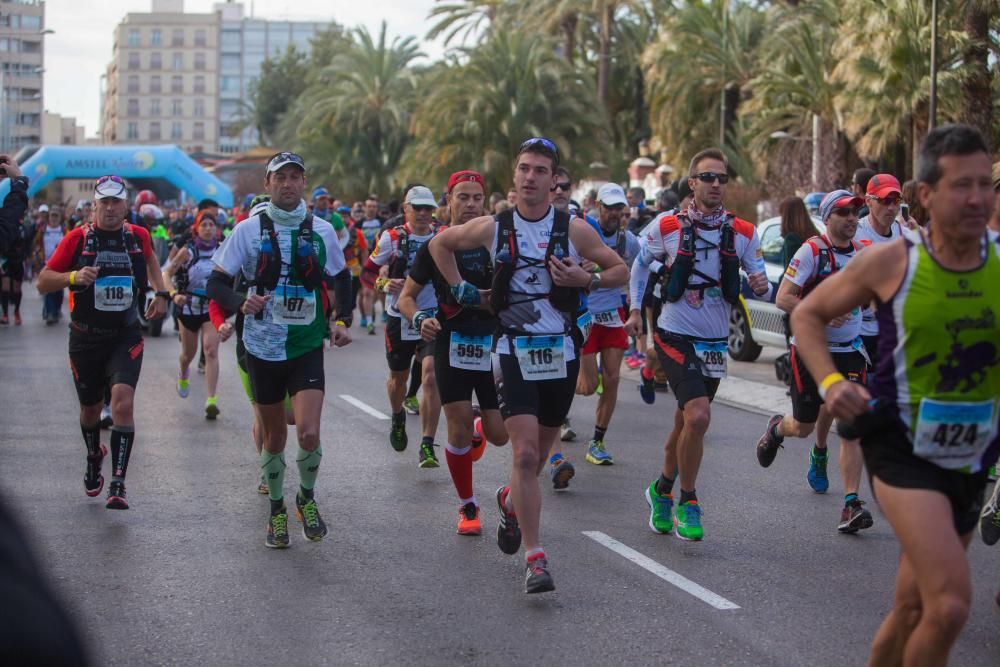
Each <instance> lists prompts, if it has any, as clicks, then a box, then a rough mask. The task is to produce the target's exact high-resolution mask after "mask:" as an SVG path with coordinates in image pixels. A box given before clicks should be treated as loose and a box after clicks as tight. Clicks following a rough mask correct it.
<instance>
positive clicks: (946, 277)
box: [873, 234, 1000, 473]
mask: <svg viewBox="0 0 1000 667" xmlns="http://www.w3.org/2000/svg"><path fill="white" fill-rule="evenodd" d="M904 241H905V243H906V247H907V268H906V274H905V276H904V278H903V282H902V284H901V285H900V287H899V289H898V291H897V292H896V294H895V295H894V296H893V297H892V299H890V300H889V301H887V302H886V303H882V304H880V305H879V307H878V322H879V328H880V332H881V333H880V337H879V364H878V368H877V369H876V373H875V381H874V384H873V393H874V395H875V397H876V398H878V399H881V400H882V401H884V402H886V403H887V404H888V405H890V406H892V407H893V409H894V410H895V412H896V414H897V416H898V417H899V419H900V421H901V422H902V423H903V425H904V426H905V427H906V429H907V432H908V435H909V436H910V441H911V444H912V447H913V453H914V454H915V455H916V456H919V457H920V458H923V459H925V460H928V461H930V462H931V463H934V464H936V465H938V466H940V467H942V468H947V469H949V470H958V471H961V472H965V473H975V472H978V471H980V470H981V469H983V467H984V466H988V465H990V464H992V463H993V462H995V461H996V459H997V454H998V453H1000V436H998V423H997V421H998V415H997V413H998V403H1000V318H998V315H1000V312H998V311H1000V298H998V293H1000V245H998V243H997V242H996V241H995V240H991V239H990V237H989V236H984V239H983V261H982V264H981V265H980V266H979V267H978V268H976V269H974V270H971V271H950V270H948V269H945V268H943V267H942V266H941V265H940V264H938V263H937V261H936V260H935V259H934V257H933V256H932V255H931V253H930V251H929V250H928V249H927V246H926V242H925V239H924V237H923V235H922V234H921V235H920V237H918V238H914V237H911V236H910V235H906V236H904Z"/></svg>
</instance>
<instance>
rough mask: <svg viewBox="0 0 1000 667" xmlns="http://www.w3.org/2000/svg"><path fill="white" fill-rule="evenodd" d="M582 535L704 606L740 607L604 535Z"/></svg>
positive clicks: (586, 532) (598, 533) (587, 531)
mask: <svg viewBox="0 0 1000 667" xmlns="http://www.w3.org/2000/svg"><path fill="white" fill-rule="evenodd" d="M583 534H584V535H586V536H587V537H589V538H590V539H592V540H594V541H595V542H597V543H598V544H603V545H604V546H606V547H607V548H609V549H611V550H612V551H614V552H615V553H617V554H618V555H619V556H623V557H624V558H625V559H627V560H630V561H632V562H633V563H635V564H636V565H638V566H639V567H641V568H643V569H644V570H646V571H648V572H652V573H653V574H655V575H656V576H658V577H659V578H660V579H663V580H664V581H666V582H667V583H669V584H673V585H674V586H676V587H677V588H679V589H681V590H682V591H684V592H685V593H689V594H691V595H693V596H695V597H696V598H698V599H699V600H701V601H702V602H704V603H705V604H708V605H711V606H713V607H715V608H716V609H739V608H740V606H739V605H738V604H736V603H734V602H730V601H729V600H727V599H726V598H724V597H722V596H721V595H716V594H715V593H713V592H712V591H710V590H708V589H707V588H704V587H703V586H701V585H699V584H696V583H695V582H693V581H691V580H690V579H688V578H687V577H684V576H682V575H680V574H677V573H676V572H674V571H673V570H671V569H670V568H668V567H666V566H664V565H660V564H659V563H657V562H656V561H655V560H653V559H652V558H649V557H647V556H644V555H643V554H641V553H639V552H638V551H636V550H635V549H633V548H631V547H629V546H626V545H624V544H622V543H621V542H619V541H618V540H616V539H614V538H613V537H609V536H608V535H605V534H604V533H602V532H600V531H596V530H585V531H583Z"/></svg>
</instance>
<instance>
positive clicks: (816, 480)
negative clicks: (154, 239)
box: [757, 190, 872, 533]
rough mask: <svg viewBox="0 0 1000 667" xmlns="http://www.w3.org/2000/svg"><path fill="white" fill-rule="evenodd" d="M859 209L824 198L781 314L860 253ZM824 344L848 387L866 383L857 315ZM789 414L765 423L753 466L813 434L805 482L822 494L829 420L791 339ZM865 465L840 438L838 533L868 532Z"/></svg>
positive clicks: (783, 294) (855, 201)
mask: <svg viewBox="0 0 1000 667" xmlns="http://www.w3.org/2000/svg"><path fill="white" fill-rule="evenodd" d="M861 204H862V199H861V198H860V197H855V196H854V195H852V194H851V193H850V192H848V191H847V190H834V191H833V192H830V193H827V195H826V196H825V197H823V202H822V203H821V204H820V207H819V211H820V217H821V219H822V220H823V223H824V224H825V225H826V233H825V234H822V235H820V236H814V237H813V238H811V239H808V240H806V242H805V243H803V244H802V247H800V248H799V249H798V251H797V252H796V253H795V256H794V257H793V258H792V261H791V262H789V264H788V268H787V269H786V270H785V277H784V279H783V280H782V281H781V285H780V286H779V287H778V295H777V297H776V298H775V301H774V303H775V305H777V306H778V308H780V309H781V310H783V311H785V312H786V313H792V312H794V310H795V308H796V307H798V305H799V304H801V303H802V300H803V299H805V298H806V296H808V295H809V293H810V292H812V291H813V290H814V289H816V287H818V286H819V285H820V284H821V283H822V282H823V281H824V280H827V279H828V278H829V277H830V276H832V275H834V274H835V273H837V272H838V271H842V270H843V269H844V267H845V266H847V264H848V262H850V261H852V260H853V259H854V258H855V257H856V256H857V254H858V253H859V252H860V251H861V249H862V248H863V247H864V245H867V243H865V244H864V245H862V244H861V243H858V242H857V241H855V240H854V234H855V232H856V231H857V227H858V213H857V211H858V208H859V207H860V206H861ZM826 338H827V345H828V347H829V350H830V354H831V355H832V357H833V360H834V363H835V364H836V366H837V370H838V371H839V372H840V373H842V374H843V375H844V377H846V378H847V379H848V380H850V381H851V382H861V383H864V382H866V381H867V369H868V359H867V357H866V356H865V352H864V349H865V348H864V345H863V344H862V342H861V311H860V310H859V309H855V310H852V311H850V312H848V313H847V314H846V315H845V314H841V315H839V316H837V317H836V318H834V319H833V320H832V321H831V322H830V323H829V324H828V325H827V329H826ZM791 350H792V351H791V364H792V385H791V396H792V414H791V416H787V415H774V416H773V417H771V419H770V420H769V421H768V422H767V427H766V428H765V430H764V434H763V435H762V436H760V439H759V440H758V441H757V461H758V462H760V465H761V466H763V467H765V468H766V467H768V466H770V465H771V463H772V462H774V457H775V456H776V455H777V453H778V448H779V447H781V446H782V442H784V439H785V438H786V437H788V436H793V437H796V438H806V437H809V434H811V433H812V432H813V429H816V446H815V447H814V448H813V449H812V450H811V451H810V452H809V471H808V472H807V473H806V479H807V480H808V481H809V486H810V487H812V490H813V491H815V492H816V493H826V490H827V487H828V485H829V481H828V479H827V475H826V464H827V460H828V458H829V457H828V455H827V446H826V445H827V436H828V435H829V432H830V426H832V425H833V418H832V417H831V416H830V413H829V411H828V410H826V409H824V407H823V398H822V397H821V396H820V394H819V388H818V387H817V386H816V380H815V379H814V378H813V377H812V376H811V375H810V374H809V371H808V370H807V369H806V368H805V367H804V366H803V365H802V358H801V356H800V354H799V352H798V345H797V343H796V338H795V336H792V347H791ZM863 464H864V461H863V460H862V457H861V447H860V446H859V445H858V442H857V440H849V439H847V438H845V437H843V436H841V438H840V476H841V477H842V478H843V480H844V508H843V510H842V511H841V514H840V523H838V524H837V530H839V531H840V532H842V533H856V532H858V531H859V530H861V529H864V528H871V527H872V515H871V512H869V511H868V510H866V509H865V508H864V507H863V505H864V503H863V502H862V501H861V500H860V499H859V498H858V491H859V490H860V488H861V470H862V466H863Z"/></svg>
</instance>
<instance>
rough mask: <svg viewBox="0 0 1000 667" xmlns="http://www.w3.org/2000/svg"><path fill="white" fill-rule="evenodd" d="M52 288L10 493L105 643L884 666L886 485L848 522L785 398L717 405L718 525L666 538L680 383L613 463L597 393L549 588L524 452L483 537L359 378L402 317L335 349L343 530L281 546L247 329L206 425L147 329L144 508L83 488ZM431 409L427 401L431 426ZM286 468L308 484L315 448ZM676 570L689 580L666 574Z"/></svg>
mask: <svg viewBox="0 0 1000 667" xmlns="http://www.w3.org/2000/svg"><path fill="white" fill-rule="evenodd" d="M27 292H33V290H32V289H31V288H30V287H28V286H26V298H25V303H24V313H25V324H24V325H23V326H21V327H18V328H15V327H13V326H10V327H5V328H4V329H3V330H0V379H2V382H0V404H2V405H3V406H4V410H3V415H4V416H3V419H2V420H0V448H2V451H3V454H4V465H3V467H2V468H0V490H2V492H3V494H4V496H5V498H6V501H7V502H8V503H10V504H11V505H12V506H13V507H14V508H15V509H16V513H17V515H18V516H19V517H20V518H21V520H22V521H23V522H24V524H25V525H26V527H27V528H28V529H29V531H30V533H31V535H32V536H33V540H34V547H35V550H36V553H37V554H38V555H39V557H40V559H41V561H42V563H43V566H44V569H45V570H46V572H47V573H48V575H49V576H50V578H51V581H52V583H53V586H54V587H55V589H56V590H57V591H58V592H59V593H60V594H61V596H62V598H63V599H64V600H65V602H66V604H67V606H68V607H69V608H70V610H71V611H72V612H73V614H74V616H75V618H76V619H77V621H78V623H79V624H80V627H81V629H82V633H83V635H84V636H85V637H86V640H87V642H88V644H89V647H90V650H91V651H92V657H93V661H94V664H99V665H146V664H153V665H165V664H178V665H190V664H203V665H237V664H239V665H256V664H279V663H280V664H301V665H321V664H331V665H340V664H361V665H371V664H389V663H401V664H403V663H405V664H419V665H450V664H483V665H493V664H504V665H518V664H529V663H537V662H539V661H545V662H547V663H553V664H584V665H597V664H601V665H603V664H637V663H641V664H658V665H671V664H677V665H740V666H751V665H762V666H772V665H788V666H800V665H811V666H820V665H836V666H841V665H861V664H864V661H865V659H866V656H867V651H868V645H869V642H870V640H871V637H872V636H873V634H874V632H875V630H876V628H877V627H878V624H879V622H880V620H881V618H882V617H883V615H884V614H885V613H886V611H887V610H888V607H889V603H890V599H891V595H892V588H893V577H894V573H895V566H896V559H897V555H898V549H897V544H896V541H895V539H894V538H893V535H892V533H891V531H890V530H889V527H888V525H887V524H886V522H885V521H884V519H882V517H881V515H880V514H879V513H878V511H877V509H876V508H875V506H874V503H871V504H870V505H869V507H870V508H872V510H873V512H874V513H875V519H876V523H875V526H874V528H872V529H871V530H869V531H866V532H864V534H861V535H858V536H844V535H840V534H838V533H837V531H836V522H837V519H838V516H839V511H840V506H841V503H840V496H839V492H840V484H839V475H838V473H837V472H836V471H835V470H834V469H833V468H831V476H832V479H831V493H829V494H828V495H825V496H819V495H815V494H813V493H812V492H811V491H810V489H809V488H808V486H807V484H806V481H805V469H806V466H807V454H806V452H807V447H808V444H809V443H807V442H805V441H802V442H801V444H800V445H797V443H795V442H792V441H789V442H787V443H786V448H785V449H784V450H783V451H782V452H781V453H780V455H779V456H778V459H777V461H776V462H775V464H774V465H773V466H772V467H771V468H769V469H767V470H763V469H761V468H759V467H758V465H757V463H756V459H755V457H754V444H755V442H756V439H757V436H758V435H759V432H760V431H761V429H762V428H763V426H764V423H765V421H766V417H765V416H763V415H761V414H759V413H756V412H749V411H744V410H741V409H736V408H733V407H730V406H725V405H717V406H716V407H715V408H714V413H713V423H712V427H711V430H710V431H709V436H708V439H707V446H706V452H705V459H704V463H703V466H702V471H701V476H700V482H699V483H700V486H699V488H698V491H699V497H700V499H701V502H702V504H703V506H704V508H705V515H704V522H705V526H706V539H705V540H704V541H703V542H700V543H688V542H683V541H681V540H679V539H677V538H675V537H672V536H662V535H656V534H654V533H652V532H651V531H650V530H649V529H648V527H647V525H646V520H647V518H648V515H647V509H646V505H645V502H644V500H643V491H644V489H645V487H646V486H647V485H648V483H649V481H650V480H651V479H653V478H654V477H655V476H656V475H657V474H658V468H659V465H660V459H661V448H662V444H663V439H664V436H665V433H666V429H667V426H668V424H670V423H671V421H672V413H673V411H674V409H675V404H674V402H673V401H672V400H671V397H670V396H669V395H665V394H659V395H658V397H657V403H656V405H655V406H653V407H648V406H646V405H644V404H643V403H642V402H641V401H640V399H639V396H638V392H636V391H635V389H634V386H633V385H632V384H631V383H629V384H628V385H627V386H624V387H623V388H622V391H621V398H620V402H619V406H618V410H617V413H616V415H615V419H614V421H613V423H612V426H611V429H610V431H609V433H608V437H607V439H606V443H607V445H608V448H609V450H610V451H611V452H612V453H613V454H614V456H615V465H614V466H611V467H605V468H597V467H594V466H591V465H589V464H587V463H585V462H584V461H583V447H584V445H583V443H584V441H585V440H586V439H587V435H586V434H587V432H588V431H589V427H590V426H592V424H593V422H592V419H593V409H594V405H595V399H593V398H586V399H584V398H578V400H577V401H576V402H575V403H574V406H573V411H572V418H573V422H574V425H575V426H576V427H577V430H578V431H581V436H580V438H579V439H578V442H577V443H575V444H571V445H570V446H569V447H568V448H567V451H568V452H569V455H570V456H571V458H572V459H573V460H574V461H575V463H576V464H577V470H578V473H577V477H576V478H575V479H574V480H573V482H572V484H571V486H570V488H569V489H568V490H567V491H565V492H560V493H556V492H554V491H552V490H551V488H550V487H549V486H548V485H547V484H546V485H545V486H544V492H543V495H544V511H543V544H544V545H545V547H546V552H547V554H548V556H549V559H550V564H551V566H552V571H553V575H554V577H555V581H556V586H557V590H556V592H554V593H552V594H547V595H540V596H526V595H525V594H524V593H523V592H522V591H523V589H522V587H523V583H522V575H523V560H522V557H521V556H517V557H510V556H505V555H503V554H502V553H500V551H499V550H498V549H497V548H496V545H495V541H494V538H493V535H494V531H495V523H496V509H495V506H494V505H493V503H492V494H493V491H494V490H495V489H496V487H497V486H499V485H500V484H502V483H503V482H504V481H505V480H506V477H507V469H508V463H509V456H510V454H509V452H508V450H507V449H496V448H492V447H491V448H490V451H487V453H486V455H485V456H484V457H483V459H482V460H481V461H480V462H479V463H478V464H477V465H476V469H475V473H476V491H477V493H478V495H479V498H480V499H481V501H482V502H483V506H484V511H483V522H484V535H483V536H482V537H479V538H469V537H460V536H458V535H456V534H455V532H454V529H455V519H456V512H457V500H456V498H455V494H454V491H453V488H452V485H451V481H450V478H449V476H448V473H447V469H446V468H444V467H442V468H440V469H437V470H420V469H418V468H417V453H416V448H415V447H414V446H412V445H411V447H410V448H409V449H408V450H407V451H406V452H403V453H396V452H394V451H393V450H391V449H390V447H389V445H388V442H387V433H388V422H386V421H383V420H380V419H378V418H376V417H373V416H371V415H369V414H366V413H365V412H363V411H362V410H360V409H359V408H357V407H356V406H355V405H354V404H351V403H349V402H348V401H346V400H345V399H343V398H342V397H341V396H342V395H350V396H352V397H354V398H355V399H357V400H360V401H362V402H364V403H365V404H367V405H369V406H371V407H373V408H374V409H376V410H378V411H381V412H385V413H388V407H387V404H386V399H385V395H384V379H385V374H386V373H385V364H384V357H383V355H382V337H381V327H379V335H378V336H367V335H360V336H357V338H356V341H355V343H354V344H352V345H351V346H349V347H348V348H345V349H339V350H330V351H327V353H326V377H327V394H326V401H325V405H324V415H323V417H324V418H323V427H322V441H323V450H324V454H325V455H324V460H323V465H322V468H321V472H320V478H319V482H318V486H317V499H318V501H319V504H320V507H321V509H322V511H323V515H324V518H325V519H326V521H327V523H328V525H329V526H330V528H331V534H330V535H329V536H328V537H327V538H326V539H325V540H323V541H322V542H320V543H308V542H306V541H304V540H303V539H302V537H301V534H300V533H299V532H297V524H294V528H295V530H294V532H293V533H292V547H291V548H290V549H287V550H283V551H274V550H270V549H266V548H265V547H264V545H263V541H264V533H265V520H266V512H267V501H266V500H265V499H264V498H263V497H261V496H258V495H257V493H256V491H255V487H256V483H257V465H256V459H255V456H254V454H253V449H252V442H251V439H250V423H251V411H250V407H249V405H248V403H247V401H246V399H245V397H244V396H243V392H242V389H241V388H240V385H239V380H238V377H237V375H236V369H235V358H234V351H233V343H232V342H229V343H226V344H225V345H224V346H223V351H222V359H223V363H222V366H223V368H222V374H221V375H222V378H221V391H220V396H221V399H220V401H221V402H220V405H221V409H222V415H221V417H220V418H219V420H218V421H217V422H214V423H212V422H206V421H205V420H204V419H203V417H202V414H203V411H202V405H203V401H204V385H203V382H202V379H201V376H198V375H194V374H193V375H192V377H193V381H192V392H191V396H190V398H188V399H187V400H182V399H180V398H178V397H177V395H176V394H175V392H174V380H175V377H176V355H177V352H178V349H179V345H178V343H177V340H176V338H174V337H173V336H172V335H169V331H165V333H164V336H163V337H162V338H159V339H152V338H147V341H146V352H145V362H144V367H143V374H142V379H141V381H140V385H139V391H138V397H137V416H136V422H137V434H138V435H137V439H136V449H135V451H134V455H133V457H132V462H131V467H130V471H129V476H128V491H129V500H130V502H131V504H132V509H131V510H130V511H128V512H110V511H107V510H105V509H104V502H103V499H90V498H87V497H86V496H85V495H84V493H83V489H82V482H81V477H82V474H83V467H84V448H83V445H82V442H81V440H80V433H79V427H78V420H77V414H76V410H77V408H76V397H75V392H74V390H73V387H72V383H71V379H70V374H69V370H68V367H67V358H66V337H67V334H66V330H65V326H64V325H59V326H54V327H45V326H44V325H43V324H42V323H41V321H40V315H38V314H37V311H40V301H39V299H38V297H37V296H36V295H34V294H27ZM354 333H355V334H358V332H357V331H356V330H355V332H354ZM756 367H757V368H755V369H754V371H753V372H754V373H757V374H759V376H760V377H762V378H763V377H767V376H768V374H769V373H770V368H769V366H767V365H766V364H765V362H759V363H758V364H757V365H756ZM735 372H736V373H738V374H739V373H741V371H740V370H739V368H737V369H736V370H735ZM770 377H773V375H771V376H770ZM418 424H419V422H418V418H417V417H410V418H409V431H410V436H411V442H414V441H415V440H418V434H419V425H418ZM439 433H440V434H441V435H442V438H443V434H444V424H443V421H442V425H441V429H440V431H439ZM834 446H835V445H834ZM441 459H442V463H443V461H444V456H443V451H442V455H441ZM106 465H107V464H106ZM287 477H288V479H287V480H286V490H287V492H288V494H289V497H291V495H290V494H291V493H292V489H293V488H294V484H295V483H296V478H297V473H296V472H295V468H294V465H290V466H289V474H288V475H287ZM863 497H865V498H866V499H869V500H870V493H868V492H867V490H866V492H865V494H863ZM585 533H589V534H590V535H588V534H585ZM597 533H600V534H603V536H602V535H600V534H597ZM606 544H612V545H615V544H619V545H624V546H625V548H624V549H622V548H621V547H619V549H620V550H619V551H615V550H612V549H611V548H609V547H608V546H606ZM629 550H631V551H629ZM623 552H624V553H626V554H628V555H629V556H630V558H631V560H630V559H629V558H626V557H625V556H623V555H622V553H623ZM634 552H638V554H639V555H636V553H634ZM998 558H1000V548H994V549H990V548H988V547H985V546H984V545H983V544H981V543H980V542H979V541H978V538H976V540H975V541H974V543H973V546H972V548H971V559H972V566H973V576H974V590H975V598H974V601H973V607H972V613H971V617H970V619H969V622H968V625H967V626H966V628H965V631H964V632H963V634H962V637H961V639H960V640H959V642H958V645H957V647H956V649H955V651H954V653H953V660H952V662H953V664H955V665H962V666H969V667H973V666H977V665H983V666H995V665H997V664H1000V632H998V630H1000V616H997V615H995V614H994V613H993V612H992V597H993V594H994V593H995V590H996V588H997V587H998V586H1000V577H998V576H997V572H998V568H997V562H998ZM635 561H639V562H641V563H642V565H640V564H637V563H636V562H635ZM643 566H645V567H643ZM657 572H658V573H659V575H662V576H659V575H658V574H657ZM675 575H680V576H681V577H683V578H684V580H683V581H679V583H680V585H681V586H683V587H686V589H687V590H685V589H684V588H682V587H679V586H678V585H675V583H671V582H670V581H668V580H667V579H673V580H675V581H676V577H675ZM664 577H665V578H664ZM685 581H686V582H688V583H685ZM690 584H694V585H695V587H692V586H691V585H690ZM697 587H701V588H700V589H699V588H697ZM688 590H694V592H695V593H697V594H698V595H699V596H700V597H698V596H696V595H693V594H692V593H691V592H688ZM706 600H707V601H708V602H706ZM709 602H711V603H712V604H714V605H715V606H712V604H709ZM718 607H722V608H718Z"/></svg>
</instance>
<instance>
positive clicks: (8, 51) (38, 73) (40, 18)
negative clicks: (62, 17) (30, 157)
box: [0, 0, 51, 153]
mask: <svg viewBox="0 0 1000 667" xmlns="http://www.w3.org/2000/svg"><path fill="white" fill-rule="evenodd" d="M49 32H51V31H48V30H46V28H45V3H44V2H42V1H41V0H0V152H2V153H16V152H17V151H18V150H20V149H21V148H23V147H24V146H27V145H29V144H37V143H40V141H41V135H42V110H43V109H44V108H45V107H44V101H43V99H42V90H43V86H42V81H43V78H42V75H43V74H44V72H45V44H44V41H45V35H46V34H47V33H49Z"/></svg>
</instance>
